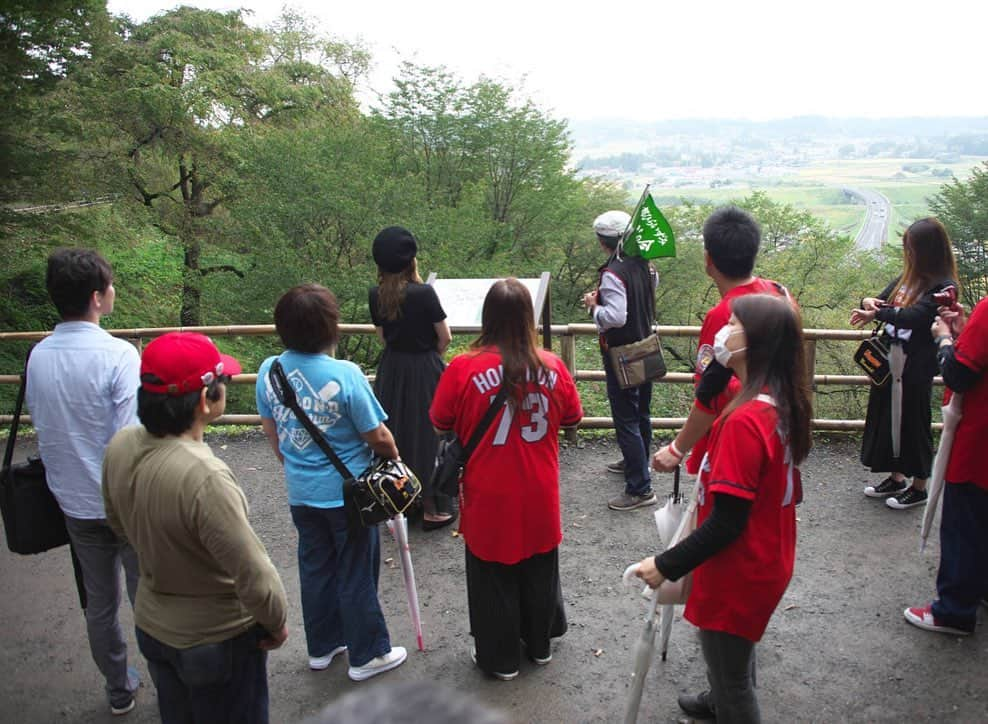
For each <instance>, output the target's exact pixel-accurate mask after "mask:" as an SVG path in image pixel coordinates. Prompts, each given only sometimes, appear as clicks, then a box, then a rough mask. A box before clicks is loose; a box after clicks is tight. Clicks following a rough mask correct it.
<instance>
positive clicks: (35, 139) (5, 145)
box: [0, 0, 110, 201]
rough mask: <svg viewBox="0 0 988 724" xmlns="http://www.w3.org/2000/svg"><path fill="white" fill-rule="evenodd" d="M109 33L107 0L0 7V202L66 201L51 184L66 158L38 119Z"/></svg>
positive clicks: (65, 191) (65, 192) (62, 189)
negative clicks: (53, 197)
mask: <svg viewBox="0 0 988 724" xmlns="http://www.w3.org/2000/svg"><path fill="white" fill-rule="evenodd" d="M109 33H110V21H109V16H108V15H107V13H106V2H105V0H83V1H81V2H80V1H78V0H75V1H73V2H68V1H67V0H49V1H46V2H38V1H37V0H35V1H33V2H30V1H28V2H25V1H23V0H21V1H18V0H7V1H6V2H4V3H3V4H2V5H0V107H2V108H3V113H0V171H2V173H3V178H4V183H3V185H2V186H0V200H3V201H15V200H19V199H23V198H31V199H34V198H39V197H40V198H44V197H50V196H51V195H52V193H53V192H55V193H57V195H58V198H68V197H69V195H71V193H72V192H73V190H72V189H71V188H68V187H67V186H65V185H62V184H59V183H48V180H49V179H50V178H51V177H52V176H60V174H59V173H58V172H59V170H60V167H61V166H62V164H63V162H64V159H65V156H66V153H65V150H64V149H63V148H62V147H61V146H60V144H58V143H54V142H53V141H52V138H51V137H50V135H49V134H48V133H46V132H45V129H44V128H43V127H42V128H39V123H38V121H39V120H40V121H44V120H45V119H46V118H47V116H48V113H47V111H46V107H45V106H46V100H47V97H48V95H49V94H50V93H51V91H52V90H53V89H54V88H55V87H56V86H57V85H58V84H59V83H60V82H61V81H62V80H63V79H64V78H65V77H66V75H68V74H69V73H71V72H73V71H74V70H75V69H76V68H77V67H79V66H80V65H81V64H83V63H85V62H87V61H88V60H89V58H90V57H91V54H92V50H93V47H94V45H96V44H99V43H101V42H102V41H103V39H104V38H105V37H106V36H107V35H108V34H109Z"/></svg>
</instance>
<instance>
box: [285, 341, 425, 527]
mask: <svg viewBox="0 0 988 724" xmlns="http://www.w3.org/2000/svg"><path fill="white" fill-rule="evenodd" d="M268 380H269V381H270V382H271V389H272V390H274V394H275V397H277V398H278V402H280V403H281V404H282V405H284V406H285V407H287V408H288V409H289V410H291V411H292V412H293V413H294V414H295V417H296V418H297V419H298V421H299V423H301V425H302V427H304V428H305V429H306V431H307V432H308V433H309V435H310V436H311V437H312V441H313V442H314V443H315V444H316V445H318V446H319V449H320V450H322V451H323V453H324V454H325V455H326V457H327V458H329V461H330V462H331V463H333V467H335V468H336V470H337V472H339V474H340V476H341V477H342V478H343V507H344V508H345V509H346V512H347V516H348V517H349V518H350V524H351V525H364V526H368V527H369V526H375V525H377V524H378V523H382V522H384V521H385V520H388V519H390V518H393V517H394V516H396V515H398V514H399V513H404V512H405V510H406V509H407V508H408V506H409V505H411V504H412V502H413V501H414V500H415V498H416V497H418V494H419V493H420V492H421V491H422V484H421V483H420V482H419V480H418V478H416V477H415V474H414V473H413V472H412V471H411V469H410V468H409V467H408V466H407V465H405V464H404V463H403V462H401V461H400V460H387V459H383V458H380V459H376V460H374V461H373V462H372V463H371V465H370V467H369V468H367V469H366V470H365V471H364V472H363V473H361V474H360V476H359V477H356V478H354V477H353V474H352V473H351V472H350V470H349V468H347V466H346V465H344V464H343V461H342V460H340V456H339V455H337V454H336V452H335V451H334V450H333V448H332V447H331V446H330V444H329V442H328V441H327V440H326V436H325V435H323V434H322V431H321V430H320V429H319V428H318V427H316V424H315V423H314V422H312V419H311V418H310V417H309V416H308V415H307V414H305V411H304V410H303V409H302V407H301V406H300V405H299V404H298V397H297V396H296V395H295V389H294V388H293V387H292V385H291V383H290V382H289V381H288V376H287V375H286V374H285V369H284V367H282V366H281V362H280V361H279V360H275V361H274V362H273V363H272V365H271V370H270V372H269V374H268Z"/></svg>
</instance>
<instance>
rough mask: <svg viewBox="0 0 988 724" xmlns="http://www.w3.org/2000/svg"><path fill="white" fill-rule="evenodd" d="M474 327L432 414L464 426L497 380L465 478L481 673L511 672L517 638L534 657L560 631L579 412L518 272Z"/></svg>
mask: <svg viewBox="0 0 988 724" xmlns="http://www.w3.org/2000/svg"><path fill="white" fill-rule="evenodd" d="M481 325H482V329H481V333H480V337H478V338H477V340H476V341H475V342H474V343H473V345H471V348H470V351H469V352H466V353H465V354H461V355H458V356H457V357H455V358H454V359H453V360H452V361H451V362H450V363H449V367H447V368H446V371H445V372H444V373H443V376H442V378H441V379H440V380H439V387H438V389H437V390H436V396H435V399H434V400H433V402H432V408H431V410H430V416H431V418H432V423H433V425H434V426H435V428H436V430H437V431H440V432H445V431H449V430H453V431H455V432H456V434H457V436H458V437H459V438H460V440H464V441H465V440H468V439H470V435H471V434H472V433H473V431H474V429H475V428H476V427H477V425H478V423H479V422H480V420H481V419H482V418H483V417H484V413H485V412H487V410H488V408H489V406H490V405H491V404H492V401H493V400H494V399H495V397H496V396H497V394H498V392H499V391H500V390H501V388H502V387H504V388H506V392H507V393H506V398H505V403H504V408H503V410H502V411H501V412H500V413H499V414H498V415H497V416H496V417H495V418H494V420H493V422H492V423H491V425H490V427H489V428H488V429H487V431H486V433H485V434H484V436H483V437H482V438H481V440H480V442H479V444H478V445H477V447H476V449H475V450H474V452H473V455H471V457H470V459H469V461H468V462H467V466H466V469H465V470H464V472H463V476H462V478H461V489H460V533H461V536H462V538H463V541H464V542H465V543H466V573H467V602H468V606H469V609H470V632H471V634H472V635H473V638H474V644H475V653H474V661H475V662H476V664H477V665H478V666H479V667H480V668H481V669H482V670H483V671H485V672H486V673H488V674H490V675H492V676H494V677H496V678H499V679H502V680H505V681H507V680H510V679H513V678H515V676H517V675H518V670H519V663H520V654H521V647H520V644H521V643H524V645H525V648H526V653H527V655H528V658H529V659H531V660H532V661H533V662H535V663H536V664H540V665H541V664H548V663H549V661H550V659H551V658H552V653H551V649H550V644H549V640H550V638H553V637H557V636H562V635H563V633H565V631H566V617H565V613H564V611H563V602H562V593H561V589H560V584H559V558H558V548H559V543H560V541H561V540H562V526H561V520H560V509H559V429H560V427H569V426H573V425H576V424H577V423H578V422H579V421H580V419H581V418H582V417H583V409H582V408H581V406H580V398H579V396H578V395H577V392H576V387H575V385H574V384H573V378H572V377H571V376H570V374H569V371H568V370H567V369H566V367H565V365H564V364H563V363H562V361H561V360H560V359H559V357H557V356H556V355H554V354H553V353H552V352H548V351H546V350H542V349H539V348H538V347H537V346H536V341H535V340H536V335H535V316H534V313H533V309H532V297H531V294H529V291H528V289H527V288H526V287H525V286H524V285H523V284H522V283H521V282H519V281H518V280H517V279H513V278H509V279H502V280H500V281H497V282H495V283H494V285H493V286H492V287H491V288H490V290H489V291H488V293H487V297H486V298H485V299H484V306H483V310H482V312H481Z"/></svg>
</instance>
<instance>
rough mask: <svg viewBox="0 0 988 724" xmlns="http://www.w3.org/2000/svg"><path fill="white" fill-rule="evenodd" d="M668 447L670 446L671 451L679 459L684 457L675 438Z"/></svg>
mask: <svg viewBox="0 0 988 724" xmlns="http://www.w3.org/2000/svg"><path fill="white" fill-rule="evenodd" d="M667 447H668V448H669V452H671V453H672V454H673V455H674V456H675V457H676V458H678V459H679V460H682V459H683V453H681V452H679V448H678V447H676V441H675V440H672V441H671V442H670V443H669V445H668V446H667Z"/></svg>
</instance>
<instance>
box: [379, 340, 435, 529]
mask: <svg viewBox="0 0 988 724" xmlns="http://www.w3.org/2000/svg"><path fill="white" fill-rule="evenodd" d="M445 368H446V365H445V364H443V360H442V357H440V356H439V353H438V352H436V351H431V352H423V353H411V352H396V351H394V350H391V349H389V348H387V347H385V349H384V354H383V355H382V357H381V363H380V364H379V365H378V367H377V377H376V379H375V380H374V394H375V395H376V396H377V399H378V400H379V401H380V403H381V406H382V407H384V411H385V412H386V413H388V420H387V422H386V423H385V424H386V425H387V426H388V429H390V430H391V433H392V434H393V435H394V437H395V443H396V444H397V445H398V452H399V453H400V454H401V459H402V460H404V461H405V464H406V465H408V467H410V468H411V469H412V472H414V473H415V475H417V476H418V479H419V480H420V481H421V482H422V497H423V498H429V499H430V500H431V501H433V502H434V503H435V504H436V506H437V507H436V509H437V510H438V511H440V512H443V511H447V510H449V505H450V502H449V498H448V497H447V496H445V495H439V494H436V493H435V491H433V490H432V489H431V487H430V486H429V478H430V477H431V476H432V468H433V467H434V466H435V463H436V450H437V449H438V447H439V438H438V436H437V435H436V432H435V430H433V428H432V422H431V421H430V420H429V405H431V404H432V397H433V395H434V394H435V392H436V386H437V385H438V384H439V376H440V375H441V374H442V373H443V370H444V369H445Z"/></svg>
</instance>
